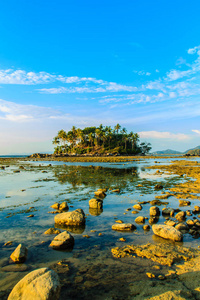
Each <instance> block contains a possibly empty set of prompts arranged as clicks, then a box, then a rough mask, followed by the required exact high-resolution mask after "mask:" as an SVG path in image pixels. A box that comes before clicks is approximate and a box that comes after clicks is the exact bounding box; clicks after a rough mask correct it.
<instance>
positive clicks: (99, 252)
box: [0, 159, 200, 299]
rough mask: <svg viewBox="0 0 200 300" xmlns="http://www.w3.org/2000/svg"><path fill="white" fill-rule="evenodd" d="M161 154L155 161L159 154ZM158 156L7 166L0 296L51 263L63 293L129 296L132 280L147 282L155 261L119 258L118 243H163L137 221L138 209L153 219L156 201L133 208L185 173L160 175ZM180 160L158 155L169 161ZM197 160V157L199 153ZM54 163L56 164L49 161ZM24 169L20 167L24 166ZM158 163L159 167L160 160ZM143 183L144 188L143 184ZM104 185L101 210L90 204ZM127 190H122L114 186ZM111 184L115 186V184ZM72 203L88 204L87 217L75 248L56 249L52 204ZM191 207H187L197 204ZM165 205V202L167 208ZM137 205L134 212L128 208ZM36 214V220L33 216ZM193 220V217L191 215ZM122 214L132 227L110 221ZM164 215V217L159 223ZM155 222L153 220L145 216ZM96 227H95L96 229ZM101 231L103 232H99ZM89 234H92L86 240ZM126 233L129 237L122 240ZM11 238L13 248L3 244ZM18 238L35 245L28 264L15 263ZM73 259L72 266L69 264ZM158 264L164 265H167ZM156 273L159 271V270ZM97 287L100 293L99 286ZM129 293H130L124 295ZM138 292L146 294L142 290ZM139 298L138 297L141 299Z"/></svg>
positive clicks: (2, 174)
mask: <svg viewBox="0 0 200 300" xmlns="http://www.w3.org/2000/svg"><path fill="white" fill-rule="evenodd" d="M154 160H155V159H154ZM154 160H152V159H145V160H141V161H138V162H128V163H66V164H63V163H61V162H38V161H37V162H32V163H29V162H19V163H16V164H10V166H9V167H7V168H6V169H5V170H0V216H1V217H0V219H1V222H0V251H1V255H0V257H1V259H0V266H1V269H0V290H1V294H0V296H1V297H2V299H3V298H4V297H5V299H6V296H7V295H8V293H9V291H10V290H11V289H12V287H13V286H14V285H15V284H16V282H18V281H19V279H21V278H22V277H23V276H25V275H26V274H27V273H28V272H30V271H31V270H34V269H36V268H40V267H46V266H50V267H53V268H54V269H55V270H57V271H58V273H59V276H60V279H61V282H62V285H63V288H62V292H61V299H65V298H66V296H67V297H68V299H86V298H87V299H88V297H91V295H92V297H93V299H128V297H129V296H130V293H131V288H130V287H131V284H132V283H133V282H135V281H138V282H141V281H142V280H146V272H149V271H151V270H152V268H153V266H154V265H155V263H153V262H151V261H149V260H147V259H141V258H137V259H135V260H134V261H133V260H130V259H129V260H127V259H118V260H117V259H115V258H113V257H112V255H111V249H112V248H113V247H116V246H124V245H125V244H135V245H136V244H145V243H147V242H150V243H160V242H162V239H158V238H155V236H153V233H152V230H150V231H148V232H144V231H143V229H142V225H138V224H136V223H135V221H134V220H135V218H136V217H137V216H138V215H142V216H144V217H149V208H150V206H151V205H150V203H147V204H144V205H143V209H142V211H141V212H139V213H138V214H137V215H136V214H132V210H133V205H134V204H136V203H138V201H151V200H154V199H155V196H156V195H160V194H161V192H162V191H155V190H154V186H155V184H156V183H158V182H160V183H162V184H163V186H164V187H165V189H164V191H165V192H167V191H168V189H169V188H170V187H173V186H174V184H175V183H177V182H183V181H184V180H185V179H183V178H182V177H179V176H172V175H169V174H166V173H165V174H163V175H159V174H155V171H156V170H153V171H152V170H149V169H147V168H146V167H147V166H149V165H151V164H154ZM171 160H175V159H170V160H166V159H157V161H159V162H165V163H166V162H167V163H169V162H170V161H171ZM195 160H196V159H195ZM49 163H51V165H49ZM19 166H24V169H23V168H21V169H20V173H14V172H13V171H15V170H19ZM158 168H159V165H158ZM138 184H139V185H142V186H138ZM98 188H107V189H108V191H107V196H106V197H105V199H104V201H103V210H102V211H101V212H98V214H97V212H95V211H92V210H90V209H89V205H88V201H89V200H90V199H91V198H94V192H95V191H96V190H97V189H98ZM115 188H120V193H119V194H116V193H112V192H111V190H112V189H115ZM109 189H110V190H109ZM62 201H67V202H68V204H69V206H70V208H69V210H70V211H72V210H75V209H77V208H82V209H83V210H84V212H85V214H86V216H87V220H86V225H85V227H84V228H80V229H79V230H76V231H74V232H73V231H72V235H73V236H74V238H75V245H74V248H73V250H72V251H71V252H65V251H55V250H52V249H50V248H49V244H50V242H51V240H52V239H53V237H54V235H44V232H45V231H46V230H47V229H48V228H50V227H54V216H55V215H54V214H51V213H48V212H52V211H53V209H52V208H51V207H50V206H51V205H52V204H54V203H55V202H60V203H61V202H62ZM164 201H168V202H169V205H168V206H170V207H173V208H178V207H179V202H178V200H177V199H175V198H173V197H170V198H168V199H167V200H164ZM194 205H196V201H195V200H194V201H192V204H191V206H190V207H189V208H188V207H185V208H184V207H183V208H182V210H187V209H193V207H194ZM163 207H165V205H162V206H161V207H160V209H162V208H163ZM128 208H130V209H131V210H128V211H127V209H128ZM30 214H34V217H33V218H28V216H29V215H30ZM191 218H192V217H191ZM115 220H123V222H125V223H134V224H135V225H136V226H137V229H136V230H135V231H133V232H115V231H112V229H111V226H112V225H113V224H114V223H115ZM164 221H165V219H164V218H163V217H162V216H160V218H159V222H160V223H163V222H164ZM146 224H148V220H147V221H146ZM91 230H92V231H95V232H91ZM99 233H101V234H102V235H101V236H99ZM83 235H89V236H90V238H86V237H84V236H83ZM121 237H124V238H126V243H123V242H120V241H119V238H121ZM7 241H12V242H13V244H12V246H4V243H6V242H7ZM19 243H24V244H25V245H26V247H27V248H28V258H27V261H26V262H25V264H24V265H23V266H18V265H14V264H11V263H10V262H9V261H8V260H7V259H8V258H9V256H10V254H11V253H12V252H13V251H14V249H15V248H16V246H17V245H18V244H19ZM184 245H185V246H193V247H198V245H200V242H199V239H193V238H192V237H191V236H190V235H187V234H186V235H185V236H184ZM62 259H64V260H66V262H67V265H68V267H64V266H63V267H60V269H56V268H57V262H58V261H61V260H62ZM65 265H66V264H65ZM162 268H163V269H161V270H159V272H160V273H161V274H162V272H164V271H165V268H166V267H162ZM154 273H155V270H154ZM96 290H98V293H95V295H96V296H94V291H96ZM123 297H125V298H123ZM135 297H136V298H137V297H139V296H137V295H136V296H135ZM138 299H139V298H138Z"/></svg>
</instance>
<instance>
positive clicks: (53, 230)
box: [44, 228, 60, 234]
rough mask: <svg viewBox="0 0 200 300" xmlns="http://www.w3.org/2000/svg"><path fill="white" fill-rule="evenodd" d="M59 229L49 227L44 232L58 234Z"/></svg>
mask: <svg viewBox="0 0 200 300" xmlns="http://www.w3.org/2000/svg"><path fill="white" fill-rule="evenodd" d="M59 233H60V230H59V229H55V228H49V229H47V230H46V231H45V232H44V234H59Z"/></svg>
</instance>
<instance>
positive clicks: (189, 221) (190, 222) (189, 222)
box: [186, 220, 194, 226]
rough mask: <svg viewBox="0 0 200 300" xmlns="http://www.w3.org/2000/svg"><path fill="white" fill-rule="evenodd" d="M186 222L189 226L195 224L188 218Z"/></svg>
mask: <svg viewBox="0 0 200 300" xmlns="http://www.w3.org/2000/svg"><path fill="white" fill-rule="evenodd" d="M186 224H187V225H188V226H193V225H194V221H192V220H187V221H186Z"/></svg>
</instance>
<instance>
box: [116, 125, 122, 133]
mask: <svg viewBox="0 0 200 300" xmlns="http://www.w3.org/2000/svg"><path fill="white" fill-rule="evenodd" d="M120 128H121V125H119V124H117V125H116V126H115V127H114V130H115V131H116V132H117V134H118V132H119V130H120Z"/></svg>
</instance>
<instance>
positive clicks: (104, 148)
mask: <svg viewBox="0 0 200 300" xmlns="http://www.w3.org/2000/svg"><path fill="white" fill-rule="evenodd" d="M53 144H54V145H56V147H55V148H54V154H57V155H59V154H60V155H65V154H66V155H90V156H98V155H145V154H147V153H149V151H150V150H151V144H150V143H146V142H142V143H140V141H139V135H138V133H134V132H133V131H131V132H128V131H127V129H126V128H122V127H121V126H120V125H119V124H117V125H116V126H114V128H112V127H111V126H103V125H102V124H100V125H99V127H95V126H92V127H85V128H84V129H80V128H76V127H75V126H73V127H72V128H71V130H70V131H68V132H66V131H65V130H63V129H61V130H60V131H59V132H58V134H57V136H55V137H54V139H53Z"/></svg>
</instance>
